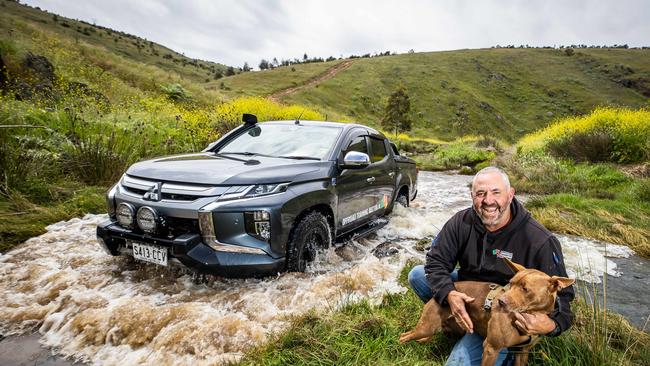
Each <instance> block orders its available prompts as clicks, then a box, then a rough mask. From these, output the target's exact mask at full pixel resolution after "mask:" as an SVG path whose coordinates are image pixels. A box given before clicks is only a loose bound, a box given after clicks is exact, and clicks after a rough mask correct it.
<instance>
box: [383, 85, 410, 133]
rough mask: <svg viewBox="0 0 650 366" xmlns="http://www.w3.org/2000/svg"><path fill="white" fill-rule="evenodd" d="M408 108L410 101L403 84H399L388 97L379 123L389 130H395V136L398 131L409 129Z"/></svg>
mask: <svg viewBox="0 0 650 366" xmlns="http://www.w3.org/2000/svg"><path fill="white" fill-rule="evenodd" d="M410 110H411V101H410V99H409V96H408V93H407V92H406V88H405V87H404V85H400V86H399V87H397V89H395V91H394V92H393V94H391V95H390V97H388V102H387V103H386V109H385V110H384V116H383V117H382V119H381V125H382V126H383V127H384V128H385V129H387V130H389V131H391V130H392V131H395V137H397V133H398V132H399V131H409V130H410V129H411V119H410V118H409V111H410Z"/></svg>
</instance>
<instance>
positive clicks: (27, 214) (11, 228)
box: [0, 182, 106, 253]
mask: <svg viewBox="0 0 650 366" xmlns="http://www.w3.org/2000/svg"><path fill="white" fill-rule="evenodd" d="M50 189H52V190H53V191H52V197H51V198H50V200H49V201H47V202H41V203H34V202H33V201H32V200H30V199H29V198H28V197H26V196H25V195H23V194H21V193H19V192H13V193H11V194H9V195H3V196H0V253H5V252H6V251H7V250H9V249H11V248H13V247H14V246H16V245H18V244H20V243H22V242H24V241H25V240H27V239H29V238H32V237H35V236H38V235H41V234H43V233H45V227H46V226H47V225H50V224H52V223H55V222H58V221H61V220H69V219H71V218H74V217H79V216H83V215H85V214H87V213H103V212H106V200H105V198H104V194H105V193H106V188H105V187H97V186H90V187H87V186H83V185H79V184H69V183H67V186H66V183H65V182H60V184H56V185H55V184H52V185H51V186H50Z"/></svg>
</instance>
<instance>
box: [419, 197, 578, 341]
mask: <svg viewBox="0 0 650 366" xmlns="http://www.w3.org/2000/svg"><path fill="white" fill-rule="evenodd" d="M510 209H511V213H512V219H511V221H510V223H508V225H506V226H505V227H503V228H502V229H500V230H499V231H497V232H494V233H490V232H489V231H487V230H486V229H485V226H483V223H482V222H481V219H480V218H479V216H478V215H477V214H476V212H474V210H473V209H472V208H471V207H470V208H468V209H465V210H462V211H460V212H458V213H457V214H455V215H454V216H453V217H452V218H451V219H449V221H447V223H446V224H445V226H444V227H443V228H442V230H441V231H440V233H439V234H438V236H437V237H436V239H435V240H434V243H433V245H432V246H431V249H430V250H429V252H428V253H427V259H426V264H425V266H424V271H425V273H426V278H427V281H428V282H429V286H431V289H432V291H433V297H434V299H436V301H437V302H438V303H440V304H442V303H444V301H445V300H446V298H447V294H449V292H450V291H452V290H455V288H454V284H453V282H452V281H451V278H450V277H449V274H450V273H451V271H453V269H454V267H455V266H456V263H458V264H459V265H460V269H459V270H458V279H459V280H460V281H485V282H494V283H498V284H500V285H506V284H507V283H508V281H510V279H511V278H512V277H513V275H514V274H513V273H512V271H511V270H510V268H509V267H508V266H507V265H506V263H505V261H504V260H502V259H501V258H502V257H504V256H505V257H508V258H509V259H510V260H512V261H513V262H515V263H518V264H520V265H522V266H524V267H526V268H535V269H538V270H540V271H543V272H545V273H546V274H548V275H550V276H562V277H566V276H567V274H566V270H565V268H564V258H563V256H562V248H561V247H560V242H559V241H558V240H557V238H556V237H555V236H554V235H553V234H551V232H549V231H548V230H547V229H546V228H544V227H543V226H542V225H541V224H540V223H538V222H537V221H535V220H534V219H533V218H532V217H531V216H530V212H528V211H527V210H526V209H525V208H524V207H523V206H522V205H521V204H520V203H519V201H517V199H513V200H512V204H511V205H510ZM574 296H575V292H574V290H573V286H570V287H568V288H565V289H563V290H561V291H560V292H558V301H557V303H556V306H555V310H554V311H553V313H551V315H550V317H551V319H553V320H554V321H555V322H556V323H557V325H558V326H559V330H560V332H563V331H565V330H567V329H568V328H569V327H570V326H571V322H572V320H573V314H572V313H571V307H570V305H569V302H570V301H571V300H573V298H574ZM558 334H559V333H558Z"/></svg>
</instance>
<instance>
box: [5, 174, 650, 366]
mask: <svg viewBox="0 0 650 366" xmlns="http://www.w3.org/2000/svg"><path fill="white" fill-rule="evenodd" d="M419 179H420V181H419V194H418V198H417V199H416V200H415V201H414V202H413V204H412V207H410V208H402V207H396V209H395V211H394V213H393V214H392V215H391V217H390V221H389V223H388V224H387V225H386V226H385V227H383V228H382V229H380V230H379V231H378V232H377V233H376V234H373V235H371V236H370V237H367V238H364V239H360V240H355V241H352V242H350V243H348V244H346V245H345V246H343V247H339V248H336V249H334V248H331V249H329V250H327V251H326V252H324V253H321V254H320V255H319V256H318V258H317V260H316V261H315V262H314V263H313V264H312V265H311V266H310V268H309V269H308V271H307V272H306V273H285V274H281V275H279V276H277V277H273V278H267V279H247V280H230V279H215V280H213V281H210V282H208V283H199V284H197V283H196V282H195V281H193V279H192V276H190V275H188V274H184V273H179V272H178V271H175V270H172V269H166V268H160V267H156V266H155V265H148V264H142V263H138V262H135V261H133V260H129V259H128V258H113V257H109V256H107V255H106V254H105V253H104V252H103V251H102V250H101V249H100V247H99V245H98V244H97V243H96V241H95V227H96V225H97V224H98V223H99V222H101V221H103V220H105V219H106V216H105V215H87V216H85V217H83V218H77V219H72V220H70V221H66V222H59V223H56V224H53V225H50V226H49V227H48V228H47V233H45V234H43V235H41V236H39V237H36V238H32V239H30V240H28V241H27V242H25V243H24V244H22V245H21V246H19V247H18V248H16V249H15V250H13V251H11V252H9V253H6V254H4V255H0V293H1V294H2V296H0V333H1V334H3V335H4V336H8V337H7V338H5V339H4V340H2V341H0V364H9V363H10V362H7V360H17V358H16V357H20V356H19V355H20V354H16V353H11V352H9V351H6V349H7V347H9V348H12V347H21V342H25V344H27V343H29V342H31V343H34V342H35V340H37V339H38V341H39V342H40V344H42V345H43V346H45V347H48V348H49V349H52V350H54V352H55V353H56V354H58V355H60V356H67V357H70V358H71V359H74V360H79V361H83V362H90V363H97V364H106V365H117V364H139V363H142V364H159V365H173V364H196V365H201V364H214V363H225V362H228V361H233V360H237V359H239V358H240V357H241V355H242V354H243V352H245V351H246V350H248V349H250V348H251V346H253V345H258V344H261V343H263V342H265V341H266V340H268V339H269V337H270V336H271V335H272V334H273V333H276V332H280V331H282V330H283V329H285V328H286V327H287V326H288V324H289V320H290V318H291V317H292V316H295V315H299V314H302V313H304V312H306V311H308V310H309V309H315V310H316V311H320V312H323V311H328V310H331V309H336V308H337V307H338V306H340V305H341V304H344V303H346V302H349V301H356V300H359V299H364V298H365V299H368V300H369V301H370V302H372V303H378V302H379V301H380V300H381V298H382V296H383V295H384V294H386V293H400V292H404V291H407V289H406V288H404V287H402V286H401V285H399V284H398V283H397V281H396V277H397V276H398V274H399V272H400V270H401V269H402V267H403V266H404V264H405V263H406V261H407V260H409V259H410V258H418V259H421V260H423V259H424V252H422V251H418V250H417V249H416V248H415V243H416V242H417V240H418V239H421V238H424V237H430V236H433V235H435V234H436V233H437V232H438V228H440V227H441V226H442V225H443V224H444V222H445V221H446V220H447V219H448V218H449V217H450V216H451V215H452V214H453V213H454V212H456V211H457V210H459V209H461V208H465V207H468V206H469V205H470V204H471V200H470V199H469V191H468V183H469V181H470V180H471V177H467V176H459V175H452V174H447V173H431V172H420V176H419ZM558 237H559V238H560V241H561V242H562V245H563V250H564V255H565V261H566V265H567V269H568V271H569V273H570V275H571V276H573V277H577V278H578V279H581V280H582V282H581V283H583V284H589V285H588V286H583V287H591V286H592V285H591V284H594V285H593V286H594V287H595V288H599V289H600V290H599V291H600V292H602V284H601V282H602V279H603V274H604V273H607V274H608V276H607V306H608V307H609V308H612V309H615V310H616V311H617V312H619V313H621V314H623V315H625V316H626V317H627V318H628V319H630V320H631V321H632V322H633V323H634V324H635V325H637V326H638V327H643V325H644V322H645V320H646V318H647V317H648V315H649V313H650V311H649V308H650V296H649V295H648V294H647V288H649V286H648V285H649V284H650V283H649V282H650V266H648V261H647V260H644V259H642V258H639V257H637V256H635V255H634V253H633V252H632V251H631V250H629V249H628V248H627V247H622V246H618V245H613V244H605V243H600V242H595V241H592V240H587V239H584V238H577V237H569V236H562V235H558ZM387 242H388V243H390V248H389V250H383V251H384V252H386V251H391V250H392V251H393V252H395V253H393V255H389V256H385V257H382V258H378V257H377V256H375V255H374V254H373V249H375V248H376V247H377V246H378V245H381V244H385V243H387ZM382 247H385V245H382ZM35 331H36V332H37V333H36V334H37V335H36V336H34V335H31V336H27V337H19V336H18V335H20V334H30V333H33V332H35ZM23 340H24V341H23ZM3 345H4V348H5V351H4V353H3ZM47 352H50V351H49V350H48V351H47ZM12 357H13V358H12ZM25 357H27V356H25ZM3 360H4V361H3ZM18 360H19V359H18ZM59 361H63V360H61V359H60V358H55V359H54V361H51V360H50V361H39V362H31V363H30V364H47V365H54V364H57V365H58V364H68V363H67V362H63V363H58V362H59Z"/></svg>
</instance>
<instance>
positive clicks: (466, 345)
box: [409, 265, 513, 366]
mask: <svg viewBox="0 0 650 366" xmlns="http://www.w3.org/2000/svg"><path fill="white" fill-rule="evenodd" d="M449 275H450V276H451V280H452V281H454V282H456V281H458V271H457V270H454V271H453V272H451V273H450V274H449ZM409 284H410V285H411V288H413V291H415V293H416V294H417V295H418V297H420V299H421V300H422V301H423V302H425V303H426V302H428V301H429V300H431V298H432V297H433V292H431V288H430V287H429V283H428V282H427V279H426V277H425V276H424V266H423V265H419V266H415V267H413V269H412V270H411V272H409ZM507 356H508V349H507V348H504V349H502V350H501V352H499V357H497V361H496V362H495V365H502V366H505V365H511V364H512V361H513V359H512V357H507ZM482 357H483V337H481V336H480V335H478V334H476V333H471V334H470V333H466V334H465V335H464V336H463V337H462V338H461V339H460V340H459V341H458V342H456V345H454V349H452V350H451V354H450V355H449V358H448V359H447V363H446V364H445V365H447V366H474V365H480V364H481V358H482ZM506 357H507V359H506ZM504 361H505V362H504Z"/></svg>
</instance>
